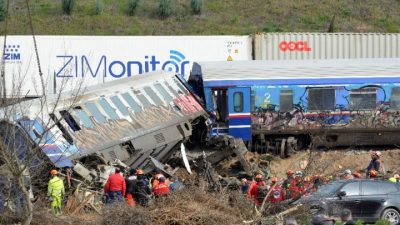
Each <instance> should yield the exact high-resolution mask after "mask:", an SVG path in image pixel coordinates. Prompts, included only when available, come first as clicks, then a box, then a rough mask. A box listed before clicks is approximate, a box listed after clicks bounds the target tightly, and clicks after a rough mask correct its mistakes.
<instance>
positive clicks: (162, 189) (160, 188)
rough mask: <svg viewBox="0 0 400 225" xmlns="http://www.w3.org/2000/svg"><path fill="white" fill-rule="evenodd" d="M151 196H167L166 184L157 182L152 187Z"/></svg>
mask: <svg viewBox="0 0 400 225" xmlns="http://www.w3.org/2000/svg"><path fill="white" fill-rule="evenodd" d="M153 194H154V196H165V195H168V194H169V186H168V184H166V182H164V181H163V182H158V183H157V184H156V185H155V186H154V187H153Z"/></svg>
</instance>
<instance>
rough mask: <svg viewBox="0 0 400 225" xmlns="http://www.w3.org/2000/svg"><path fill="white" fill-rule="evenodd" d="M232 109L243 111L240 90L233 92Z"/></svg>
mask: <svg viewBox="0 0 400 225" xmlns="http://www.w3.org/2000/svg"><path fill="white" fill-rule="evenodd" d="M233 111H235V112H243V93H242V92H235V93H233Z"/></svg>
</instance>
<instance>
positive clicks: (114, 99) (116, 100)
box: [110, 95, 129, 116]
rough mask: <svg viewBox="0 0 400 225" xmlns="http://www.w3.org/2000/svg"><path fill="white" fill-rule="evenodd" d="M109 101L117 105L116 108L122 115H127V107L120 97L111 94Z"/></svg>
mask: <svg viewBox="0 0 400 225" xmlns="http://www.w3.org/2000/svg"><path fill="white" fill-rule="evenodd" d="M110 99H111V101H112V102H113V103H114V105H115V106H116V107H117V109H118V110H119V111H120V112H121V113H122V115H124V116H128V115H129V111H128V107H126V106H125V105H124V103H122V102H121V99H119V98H118V96H115V95H114V96H111V97H110Z"/></svg>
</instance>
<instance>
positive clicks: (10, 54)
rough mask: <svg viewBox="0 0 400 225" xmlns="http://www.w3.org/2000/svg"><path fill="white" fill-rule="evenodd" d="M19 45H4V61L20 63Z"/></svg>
mask: <svg viewBox="0 0 400 225" xmlns="http://www.w3.org/2000/svg"><path fill="white" fill-rule="evenodd" d="M19 48H20V45H11V44H10V45H5V46H4V56H3V58H4V61H6V62H18V61H21V53H20V52H19V51H20V49H19Z"/></svg>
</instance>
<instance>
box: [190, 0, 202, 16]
mask: <svg viewBox="0 0 400 225" xmlns="http://www.w3.org/2000/svg"><path fill="white" fill-rule="evenodd" d="M190 7H191V8H192V12H193V13H194V14H197V15H199V14H201V11H202V10H203V0H190Z"/></svg>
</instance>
